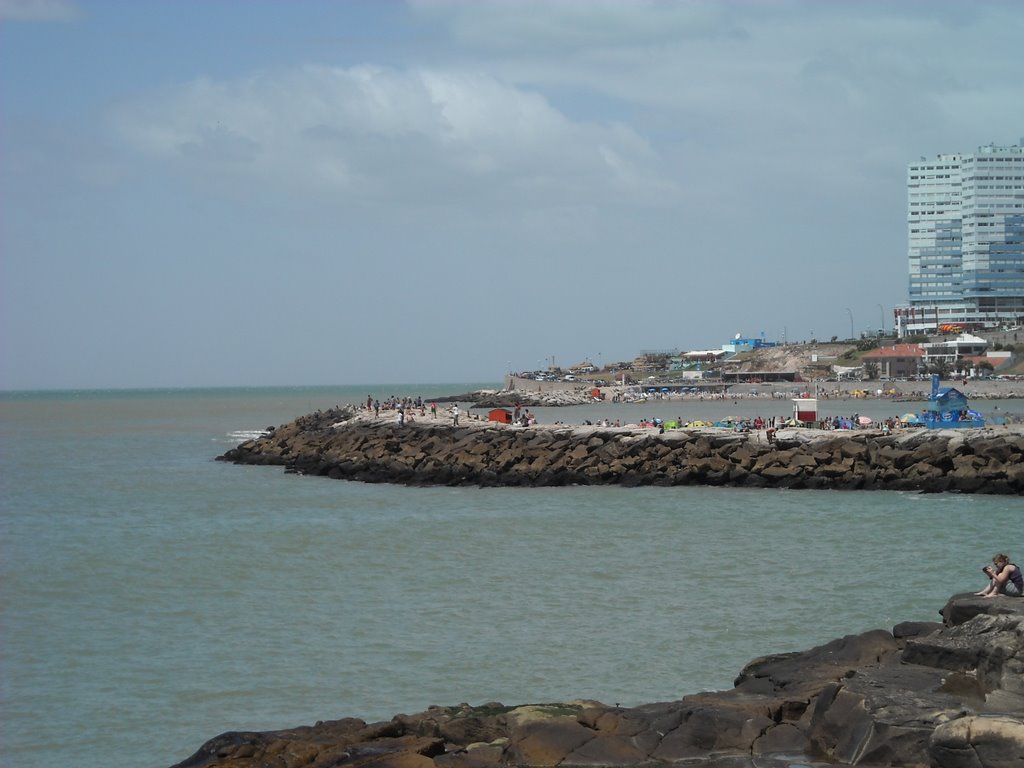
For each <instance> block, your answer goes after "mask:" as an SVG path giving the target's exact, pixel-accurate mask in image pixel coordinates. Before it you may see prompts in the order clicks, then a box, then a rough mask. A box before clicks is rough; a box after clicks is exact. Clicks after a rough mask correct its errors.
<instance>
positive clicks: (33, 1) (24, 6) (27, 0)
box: [0, 0, 81, 22]
mask: <svg viewBox="0 0 1024 768" xmlns="http://www.w3.org/2000/svg"><path fill="white" fill-rule="evenodd" d="M80 15H81V12H80V10H79V8H78V6H77V5H76V4H75V3H73V2H71V1H70V0H0V21H41V22H47V21H74V20H75V19H77V18H79V16H80Z"/></svg>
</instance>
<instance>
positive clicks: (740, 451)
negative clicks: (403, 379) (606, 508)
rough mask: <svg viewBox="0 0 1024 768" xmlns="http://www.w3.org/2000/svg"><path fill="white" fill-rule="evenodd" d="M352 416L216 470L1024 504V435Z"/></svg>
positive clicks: (328, 414) (282, 438) (336, 413)
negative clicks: (264, 468)
mask: <svg viewBox="0 0 1024 768" xmlns="http://www.w3.org/2000/svg"><path fill="white" fill-rule="evenodd" d="M354 415H355V414H354V412H353V411H351V410H349V409H336V410H331V411H323V412H317V413H315V414H310V415H308V416H303V417H301V418H299V419H296V420H295V421H293V422H291V423H289V424H286V425H283V426H281V427H277V428H275V429H272V430H269V431H268V434H267V435H265V436H263V437H261V438H258V439H255V440H250V441H248V442H245V443H243V444H241V445H240V446H238V447H237V448H234V449H232V450H230V451H228V452H227V453H225V454H224V455H223V456H221V457H218V458H219V459H220V460H224V461H231V462H235V463H238V464H261V465H279V466H283V467H285V468H286V470H287V471H290V472H297V473H302V474H308V475H322V476H327V477H332V478H338V479H346V480H361V481H364V482H388V483H401V484H407V485H478V486H564V485H623V486H638V485H664V486H667V485H730V486H740V487H755V488H761V487H771V488H821V489H825V488H831V489H849V490H853V489H864V490H904V491H907V490H909V491H924V492H945V491H954V492H961V493H986V494H1008V495H1021V494H1024V432H1022V430H1021V429H1020V428H1019V427H1018V428H1006V427H995V428H987V429H976V430H936V431H929V430H923V429H914V430H901V431H897V432H895V433H893V434H891V435H885V434H882V433H880V432H877V431H854V432H830V431H819V430H813V429H785V430H779V431H778V432H777V433H775V440H774V443H769V441H768V436H767V433H766V432H764V431H760V432H751V433H735V432H730V431H727V430H721V429H692V430H669V431H666V432H664V433H659V432H656V431H654V430H650V429H647V430H643V429H636V428H622V429H616V428H606V427H604V428H603V427H558V426H553V427H527V428H523V427H510V426H506V425H499V424H489V423H487V422H470V423H469V424H467V425H465V426H452V425H450V424H449V423H448V422H447V421H444V422H442V421H440V420H438V421H431V420H420V421H416V422H413V423H408V424H406V425H404V426H401V427H400V426H398V425H397V424H395V423H394V422H383V421H380V422H375V421H372V420H369V419H367V418H364V417H356V418H353V417H354Z"/></svg>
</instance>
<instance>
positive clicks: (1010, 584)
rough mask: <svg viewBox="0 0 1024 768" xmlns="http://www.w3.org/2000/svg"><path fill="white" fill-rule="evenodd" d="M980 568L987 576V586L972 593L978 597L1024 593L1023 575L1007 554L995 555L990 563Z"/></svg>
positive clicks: (1011, 595)
mask: <svg viewBox="0 0 1024 768" xmlns="http://www.w3.org/2000/svg"><path fill="white" fill-rule="evenodd" d="M981 570H982V571H984V572H985V575H987V576H988V578H989V582H988V586H987V587H985V589H983V590H981V592H975V593H974V594H976V595H978V596H980V597H995V596H996V595H1009V596H1010V597H1021V596H1022V595H1024V575H1022V574H1021V572H1020V566H1018V565H1014V564H1013V563H1011V562H1010V556H1009V555H1004V554H1002V553H1000V554H998V555H996V556H995V557H993V558H992V565H986V566H985V567H984V568H982V569H981Z"/></svg>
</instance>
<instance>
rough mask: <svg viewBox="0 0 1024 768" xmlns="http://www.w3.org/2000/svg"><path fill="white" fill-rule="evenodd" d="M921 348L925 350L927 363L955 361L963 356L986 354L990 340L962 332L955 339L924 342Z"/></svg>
mask: <svg viewBox="0 0 1024 768" xmlns="http://www.w3.org/2000/svg"><path fill="white" fill-rule="evenodd" d="M921 348H922V349H923V350H924V362H925V363H926V364H927V363H933V362H936V361H938V360H944V361H945V362H947V363H955V362H956V361H957V360H958V359H959V358H961V357H967V356H970V355H983V354H985V350H986V349H988V342H987V341H986V340H985V339H982V338H980V337H978V336H975V335H973V334H970V333H961V334H960V335H959V336H957V337H956V338H954V339H948V340H945V341H932V342H928V343H926V344H922V345H921Z"/></svg>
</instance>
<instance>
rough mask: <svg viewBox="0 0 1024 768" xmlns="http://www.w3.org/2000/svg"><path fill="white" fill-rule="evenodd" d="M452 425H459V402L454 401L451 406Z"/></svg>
mask: <svg viewBox="0 0 1024 768" xmlns="http://www.w3.org/2000/svg"><path fill="white" fill-rule="evenodd" d="M452 426H453V427H457V426H459V404H458V403H455V405H453V406H452Z"/></svg>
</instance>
